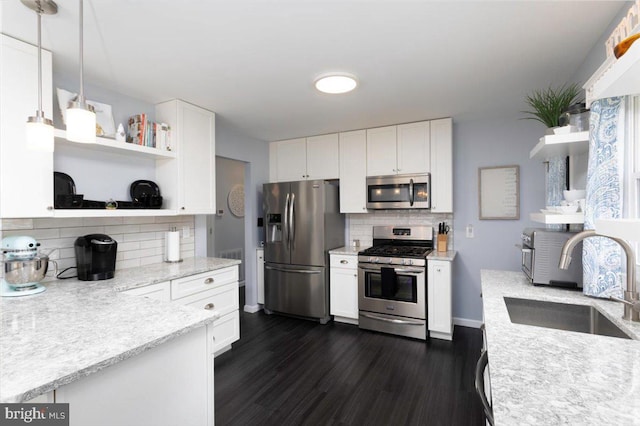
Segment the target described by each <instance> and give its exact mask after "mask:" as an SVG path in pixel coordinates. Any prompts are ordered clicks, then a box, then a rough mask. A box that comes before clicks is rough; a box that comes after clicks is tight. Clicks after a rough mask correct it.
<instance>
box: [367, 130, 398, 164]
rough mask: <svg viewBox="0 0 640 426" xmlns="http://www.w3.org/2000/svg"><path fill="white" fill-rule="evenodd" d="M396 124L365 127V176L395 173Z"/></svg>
mask: <svg viewBox="0 0 640 426" xmlns="http://www.w3.org/2000/svg"><path fill="white" fill-rule="evenodd" d="M396 134H397V129H396V126H388V127H378V128H376V129H367V176H385V175H394V174H396V173H397V165H396V158H397V153H396Z"/></svg>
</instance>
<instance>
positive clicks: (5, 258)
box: [0, 236, 58, 297]
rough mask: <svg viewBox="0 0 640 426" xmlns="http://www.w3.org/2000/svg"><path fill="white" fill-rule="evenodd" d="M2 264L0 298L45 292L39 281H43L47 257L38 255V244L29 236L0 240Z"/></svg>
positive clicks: (56, 266)
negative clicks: (2, 274) (0, 241)
mask: <svg viewBox="0 0 640 426" xmlns="http://www.w3.org/2000/svg"><path fill="white" fill-rule="evenodd" d="M1 244H2V260H1V262H2V264H3V271H4V276H3V278H2V281H0V296H2V297H16V296H27V295H30V294H37V293H42V292H43V291H45V290H46V287H44V286H43V285H42V284H40V281H42V280H43V279H44V276H45V274H46V273H47V269H48V267H49V262H52V263H53V264H54V266H55V271H56V272H55V274H56V275H57V273H58V265H57V264H56V262H55V261H53V260H49V256H45V255H43V254H39V253H38V247H39V246H40V243H38V242H37V241H36V240H35V239H34V238H32V237H29V236H12V237H6V238H3V239H2V243H1Z"/></svg>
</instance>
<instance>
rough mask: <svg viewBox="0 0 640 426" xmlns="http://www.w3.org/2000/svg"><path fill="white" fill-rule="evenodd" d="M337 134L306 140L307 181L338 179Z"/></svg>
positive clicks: (312, 137)
mask: <svg viewBox="0 0 640 426" xmlns="http://www.w3.org/2000/svg"><path fill="white" fill-rule="evenodd" d="M339 157H340V155H339V148H338V134H337V133H332V134H329V135H321V136H311V137H309V138H307V177H306V178H307V179H310V180H313V179H338V177H340V167H339Z"/></svg>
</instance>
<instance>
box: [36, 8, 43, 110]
mask: <svg viewBox="0 0 640 426" xmlns="http://www.w3.org/2000/svg"><path fill="white" fill-rule="evenodd" d="M36 13H37V14H38V112H37V113H36V114H37V115H39V116H41V117H44V111H43V110H42V28H41V27H42V5H41V3H40V0H38V10H37V11H36Z"/></svg>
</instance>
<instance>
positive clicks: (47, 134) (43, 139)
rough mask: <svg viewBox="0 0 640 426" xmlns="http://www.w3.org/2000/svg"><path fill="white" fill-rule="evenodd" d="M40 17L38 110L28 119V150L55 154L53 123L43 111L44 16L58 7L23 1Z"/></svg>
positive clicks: (46, 2) (36, 0) (46, 1)
mask: <svg viewBox="0 0 640 426" xmlns="http://www.w3.org/2000/svg"><path fill="white" fill-rule="evenodd" d="M21 1H22V4H24V5H25V6H27V7H28V8H29V9H31V10H33V11H35V12H36V14H37V15H38V109H37V110H36V115H35V116H32V117H29V118H28V119H27V135H26V136H27V148H28V149H30V150H32V151H45V152H53V121H51V120H50V119H48V118H46V117H45V116H44V111H43V110H42V35H41V33H42V28H41V27H42V25H41V22H42V14H45V15H55V14H56V13H58V6H57V5H56V4H55V3H54V2H53V1H51V0H21Z"/></svg>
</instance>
